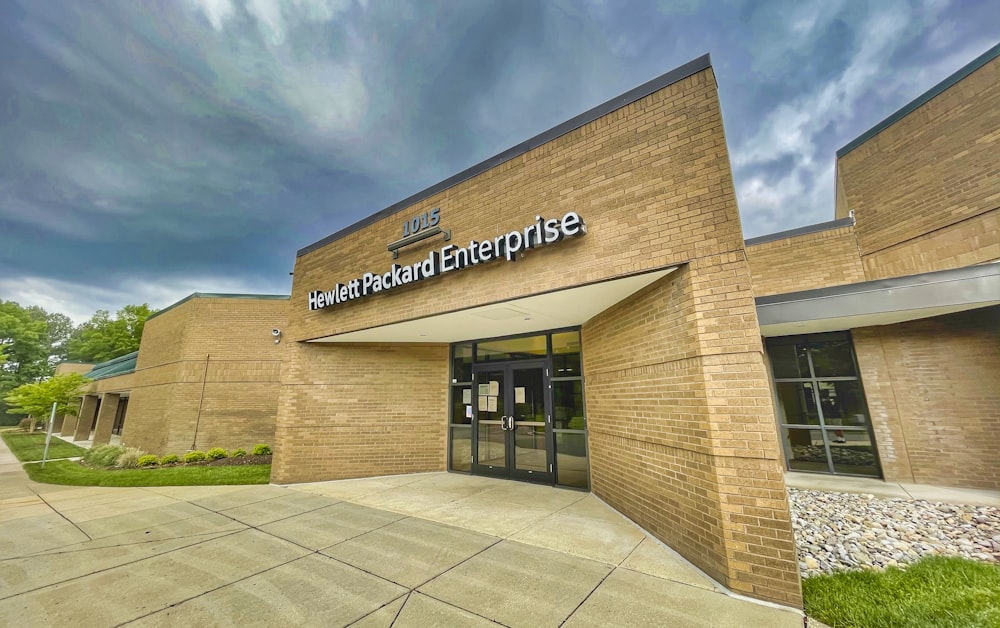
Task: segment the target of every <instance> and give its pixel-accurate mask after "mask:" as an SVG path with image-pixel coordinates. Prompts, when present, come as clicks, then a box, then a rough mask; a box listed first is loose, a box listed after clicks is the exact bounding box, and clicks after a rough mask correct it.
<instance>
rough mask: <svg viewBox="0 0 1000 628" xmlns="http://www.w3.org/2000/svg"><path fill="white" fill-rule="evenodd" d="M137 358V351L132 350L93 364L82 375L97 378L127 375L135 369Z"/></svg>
mask: <svg viewBox="0 0 1000 628" xmlns="http://www.w3.org/2000/svg"><path fill="white" fill-rule="evenodd" d="M138 359H139V352H138V351H133V352H132V353H126V354H125V355H122V356H118V357H117V358H112V359H111V360H108V361H107V362H101V363H100V364H95V365H94V368H92V369H91V370H90V372H89V373H85V374H84V375H83V376H84V377H86V378H87V379H91V380H98V379H107V378H109V377H115V376H116V375H127V374H128V373H132V372H134V371H135V362H136V360H138Z"/></svg>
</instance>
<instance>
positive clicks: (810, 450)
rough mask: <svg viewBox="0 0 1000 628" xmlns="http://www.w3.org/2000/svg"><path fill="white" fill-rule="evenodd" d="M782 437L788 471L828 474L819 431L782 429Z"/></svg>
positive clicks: (821, 434)
mask: <svg viewBox="0 0 1000 628" xmlns="http://www.w3.org/2000/svg"><path fill="white" fill-rule="evenodd" d="M784 437H785V445H786V450H787V451H788V468H789V469H791V470H793V471H822V472H824V473H826V472H829V470H830V467H829V466H828V465H827V463H826V449H825V448H824V447H823V432H822V431H821V430H807V429H797V428H784Z"/></svg>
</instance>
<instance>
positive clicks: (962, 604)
mask: <svg viewBox="0 0 1000 628" xmlns="http://www.w3.org/2000/svg"><path fill="white" fill-rule="evenodd" d="M802 588H803V594H804V595H805V607H806V614H808V615H809V616H810V617H815V618H816V619H818V620H820V621H821V622H824V623H826V624H829V625H830V626H832V627H833V628H875V627H878V628H883V627H885V628H888V627H890V626H906V627H907V628H911V627H913V628H921V627H927V628H932V627H933V628H970V627H973V626H984V627H985V626H993V627H996V626H1000V565H993V564H989V563H983V562H979V561H972V560H966V559H962V558H944V557H938V556H933V557H928V558H925V559H923V560H921V561H919V562H917V563H915V564H913V565H910V566H909V567H907V568H906V569H905V570H904V569H898V568H895V567H892V568H889V569H887V570H886V571H884V572H877V571H861V572H850V573H842V574H837V575H833V576H816V577H812V578H806V579H804V580H803V581H802Z"/></svg>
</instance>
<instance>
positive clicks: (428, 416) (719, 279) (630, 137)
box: [272, 71, 801, 605]
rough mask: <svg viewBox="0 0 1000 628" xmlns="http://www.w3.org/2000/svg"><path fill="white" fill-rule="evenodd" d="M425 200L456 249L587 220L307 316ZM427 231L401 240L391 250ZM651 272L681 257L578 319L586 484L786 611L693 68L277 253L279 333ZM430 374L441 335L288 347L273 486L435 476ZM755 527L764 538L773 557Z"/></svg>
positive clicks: (726, 212)
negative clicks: (287, 270) (557, 236)
mask: <svg viewBox="0 0 1000 628" xmlns="http://www.w3.org/2000/svg"><path fill="white" fill-rule="evenodd" d="M434 207H440V208H441V226H442V228H445V229H450V230H451V231H452V242H453V243H455V244H457V245H461V246H465V245H467V244H468V243H469V241H470V240H472V239H473V238H475V239H481V238H483V237H492V236H496V235H501V234H503V233H506V232H508V231H510V230H512V229H521V228H523V227H525V226H526V225H530V224H532V223H533V222H534V220H535V215H536V214H538V215H542V216H544V217H546V218H551V217H562V216H563V215H564V214H565V213H566V212H568V211H576V212H578V213H579V214H580V215H581V216H582V217H583V218H584V220H585V221H586V222H587V226H588V233H587V234H586V235H585V236H583V237H580V238H571V239H568V240H564V241H562V242H560V243H558V244H553V245H548V246H544V247H541V248H538V249H534V250H530V251H528V252H527V253H526V254H525V255H524V257H523V258H522V259H519V260H518V261H517V262H516V263H510V262H506V261H494V262H490V263H488V264H485V265H479V266H476V267H473V268H467V269H465V270H461V271H457V272H453V273H448V274H446V275H443V276H440V277H436V278H432V279H429V280H426V281H424V282H420V283H417V284H413V285H410V286H406V287H402V288H394V289H393V290H391V291H389V292H387V293H384V294H378V295H372V296H369V297H366V298H364V299H360V300H357V301H353V302H349V303H346V304H341V305H335V306H332V307H330V308H328V309H326V310H320V311H316V312H309V311H308V304H307V294H308V292H309V291H311V290H318V289H332V288H333V286H334V284H335V283H337V282H346V281H348V280H351V279H353V278H355V277H360V276H361V275H362V274H363V273H364V272H366V271H371V272H379V271H380V272H384V271H385V270H387V269H388V268H389V265H390V264H391V263H392V260H391V257H390V256H389V255H388V253H387V252H386V251H385V249H384V247H385V244H386V243H389V242H392V241H394V240H397V239H399V238H400V237H401V236H402V232H401V224H402V222H403V220H405V219H408V218H410V217H412V216H415V215H419V214H421V213H422V212H424V211H427V210H429V209H431V208H434ZM441 245H442V242H441V241H440V240H431V241H429V242H427V243H424V244H420V245H414V246H412V247H407V249H405V250H404V252H402V254H401V255H400V259H399V260H398V263H400V264H408V263H411V264H412V263H414V262H416V261H418V260H421V259H425V258H426V257H427V254H428V252H429V251H430V250H432V249H437V248H440V247H441ZM668 266H681V267H682V268H681V269H679V270H677V271H675V273H673V274H672V275H670V276H668V277H667V278H665V280H663V281H661V282H657V283H656V284H655V285H654V286H652V287H650V288H647V289H646V290H644V291H642V292H641V293H640V294H639V295H636V296H634V297H633V298H630V299H629V300H627V302H626V303H625V304H620V305H619V306H616V307H614V308H612V309H611V310H609V311H608V312H606V313H603V314H601V315H599V316H598V317H595V319H593V320H592V321H590V322H588V323H587V324H585V325H584V328H583V353H584V356H585V360H586V365H585V368H584V373H585V377H586V378H587V387H586V390H587V393H586V394H587V399H586V403H587V407H588V415H589V420H590V423H589V425H590V426H591V433H590V442H589V447H590V451H591V452H592V456H593V458H592V467H591V469H592V478H593V488H594V491H595V493H597V494H598V495H600V496H602V497H603V498H604V499H606V500H608V501H609V502H610V503H611V504H612V505H614V506H616V507H617V508H619V509H620V510H621V511H622V512H623V513H624V514H626V515H627V516H629V517H631V518H632V519H634V520H635V521H637V522H639V523H640V524H642V525H644V526H645V527H647V528H648V529H650V530H654V531H655V533H656V534H657V535H658V536H660V538H662V539H663V540H664V541H666V542H668V543H669V544H671V545H672V546H674V547H675V548H677V549H678V550H679V551H681V552H682V553H684V554H685V555H686V556H688V557H690V558H691V559H692V560H694V561H695V562H696V563H697V564H699V565H700V566H702V567H704V568H705V569H707V570H708V571H709V572H710V573H712V574H713V575H715V576H716V577H718V578H719V579H720V580H721V581H723V582H725V583H727V584H728V585H729V586H730V587H732V588H733V589H735V590H738V591H740V592H743V593H746V594H748V595H751V596H756V597H759V598H763V599H768V600H774V601H778V602H781V603H785V604H793V605H801V594H800V589H799V581H798V566H797V564H796V562H795V558H794V552H793V551H792V550H791V549H790V548H791V538H792V537H791V524H790V519H789V513H788V505H787V503H785V501H784V498H783V497H781V495H783V493H782V491H783V478H782V475H781V470H780V465H779V461H778V459H777V453H778V449H777V441H776V435H775V432H774V429H773V419H772V416H771V405H770V404H771V401H770V395H769V393H768V389H767V385H766V381H767V380H766V373H765V371H764V368H763V363H762V359H761V341H760V336H759V331H758V330H757V327H756V325H757V319H756V313H755V309H754V302H753V292H752V290H751V277H750V272H749V269H748V267H747V263H746V254H745V252H744V250H743V236H742V232H741V228H740V223H739V216H738V212H737V208H736V199H735V193H734V189H733V182H732V177H731V172H730V165H729V156H728V152H727V148H726V140H725V134H724V132H723V128H722V117H721V114H720V111H719V104H718V95H717V93H716V85H715V78H714V76H713V74H712V72H711V71H705V72H701V73H698V74H696V75H694V76H692V77H689V78H687V79H684V80H682V81H679V82H677V83H675V84H674V85H671V86H668V87H666V88H664V89H663V90H660V91H659V92H657V93H654V94H651V95H650V96H648V97H646V98H643V99H641V100H639V101H637V102H635V103H633V104H631V105H628V106H625V107H623V108H621V109H619V110H618V111H615V112H613V113H610V114H608V115H606V116H604V117H602V118H599V119H597V120H595V121H593V122H591V123H589V124H587V125H585V126H583V127H581V128H579V129H577V130H574V131H572V132H570V133H567V134H566V135H564V136H562V137H560V138H557V139H555V140H553V141H551V142H549V143H547V144H545V145H543V146H540V147H538V148H536V149H533V150H532V151H529V152H528V153H526V154H524V155H522V156H520V157H518V158H516V159H514V160H511V161H509V162H507V163H505V164H502V165H500V166H497V167H496V168H493V169H491V170H490V171H488V172H485V173H483V174H481V175H478V176H476V177H474V178H472V179H469V180H468V181H465V182H463V183H461V184H458V185H456V186H454V187H452V188H450V189H449V190H446V191H443V192H441V193H439V194H437V195H436V196H434V197H433V198H430V199H428V200H426V201H424V202H421V203H420V204H419V205H417V206H413V207H410V208H407V209H405V210H402V211H401V212H399V213H398V214H396V215H395V216H393V217H390V218H387V219H383V220H381V221H379V222H376V223H374V224H372V225H369V226H367V227H365V228H363V229H360V230H359V231H357V232H355V233H352V234H350V235H347V236H345V237H343V238H341V239H339V240H336V241H334V242H332V243H330V244H328V245H327V246H325V247H323V248H321V249H318V250H316V251H312V252H310V253H308V254H307V255H304V256H302V257H300V258H298V260H297V262H296V266H295V279H294V285H293V288H292V299H291V311H290V313H289V329H290V330H291V334H292V337H293V338H294V339H295V340H300V341H301V340H308V339H312V338H319V337H323V336H327V335H333V334H337V333H342V332H347V331H352V330H355V329H363V328H368V327H372V326H377V325H382V324H386V323H391V322H396V321H399V320H408V319H414V318H419V317H421V316H426V315H433V314H437V313H440V312H446V311H451V310H456V309H462V308H468V307H472V306H477V305H483V304H488V303H494V302H500V301H505V300H509V299H513V298H517V297H523V296H526V295H530V294H538V293H541V292H545V291H547V290H557V289H560V288H566V287H570V286H575V285H580V284H582V283H587V282H593V281H599V280H603V279H610V278H614V277H619V276H622V275H625V274H629V273H635V272H641V271H646V270H653V269H659V268H664V267H668ZM490 335H492V334H491V333H490V328H489V325H488V323H485V322H484V325H483V331H482V334H480V337H488V336H490ZM447 369H448V364H447V347H424V348H413V347H408V346H381V347H369V346H343V345H335V346H323V345H313V344H302V345H299V346H296V347H294V348H290V350H289V352H288V354H287V360H286V362H285V364H284V371H283V373H282V382H283V390H282V395H281V404H280V409H279V424H278V437H277V450H276V456H275V465H274V467H273V469H274V470H273V472H272V474H273V476H272V477H273V479H274V480H275V481H279V482H283V481H302V480H320V479H332V478H340V477H357V476H363V475H378V474H385V473H401V472H409V471H417V470H430V469H443V468H444V465H445V452H446V447H445V443H446V432H445V428H446V425H447V381H448V380H447V372H448V371H447ZM393 391H399V392H398V394H394V392H393ZM398 398H403V399H405V400H406V403H405V404H404V407H405V412H404V414H403V415H399V416H397V413H398V412H399V410H398V409H397V406H399V405H400V404H399V403H398V401H397V399H398ZM373 417H375V420H373ZM408 456H412V457H413V459H409V458H408ZM730 459H731V461H730V462H725V463H723V462H720V461H722V460H730ZM737 459H738V460H740V461H741V462H735V460H737ZM739 465H744V466H745V467H747V468H748V469H753V471H752V472H751V471H749V470H748V471H747V473H746V474H745V475H744V476H743V477H742V478H739V479H737V478H732V479H731V482H729V481H727V482H721V481H720V478H721V477H722V475H720V474H719V472H718V469H728V468H733V467H739ZM753 482H758V483H760V485H759V486H758V485H754V484H753ZM741 517H743V519H740V518H741ZM739 535H743V536H739ZM764 538H772V539H775V540H777V541H779V542H778V543H777V544H776V545H774V547H779V548H780V551H779V552H778V554H777V555H775V553H774V552H773V551H771V549H767V551H764V550H763V549H762V548H764V547H765V545H766V544H765V543H763V541H762V539H764Z"/></svg>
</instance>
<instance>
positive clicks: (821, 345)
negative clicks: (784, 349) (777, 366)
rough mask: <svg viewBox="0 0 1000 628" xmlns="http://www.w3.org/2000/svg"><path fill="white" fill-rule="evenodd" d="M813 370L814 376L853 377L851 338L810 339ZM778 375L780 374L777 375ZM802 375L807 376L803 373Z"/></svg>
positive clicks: (855, 373)
mask: <svg viewBox="0 0 1000 628" xmlns="http://www.w3.org/2000/svg"><path fill="white" fill-rule="evenodd" d="M809 351H810V353H811V354H812V356H811V357H812V363H813V371H814V372H815V373H816V377H854V376H856V375H857V372H856V371H855V369H854V358H853V357H852V356H851V340H850V338H847V337H840V338H836V337H834V338H830V339H823V340H822V341H815V340H814V341H811V342H810V343H809ZM778 377H780V376H778ZM803 377H808V375H804V376H803Z"/></svg>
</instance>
